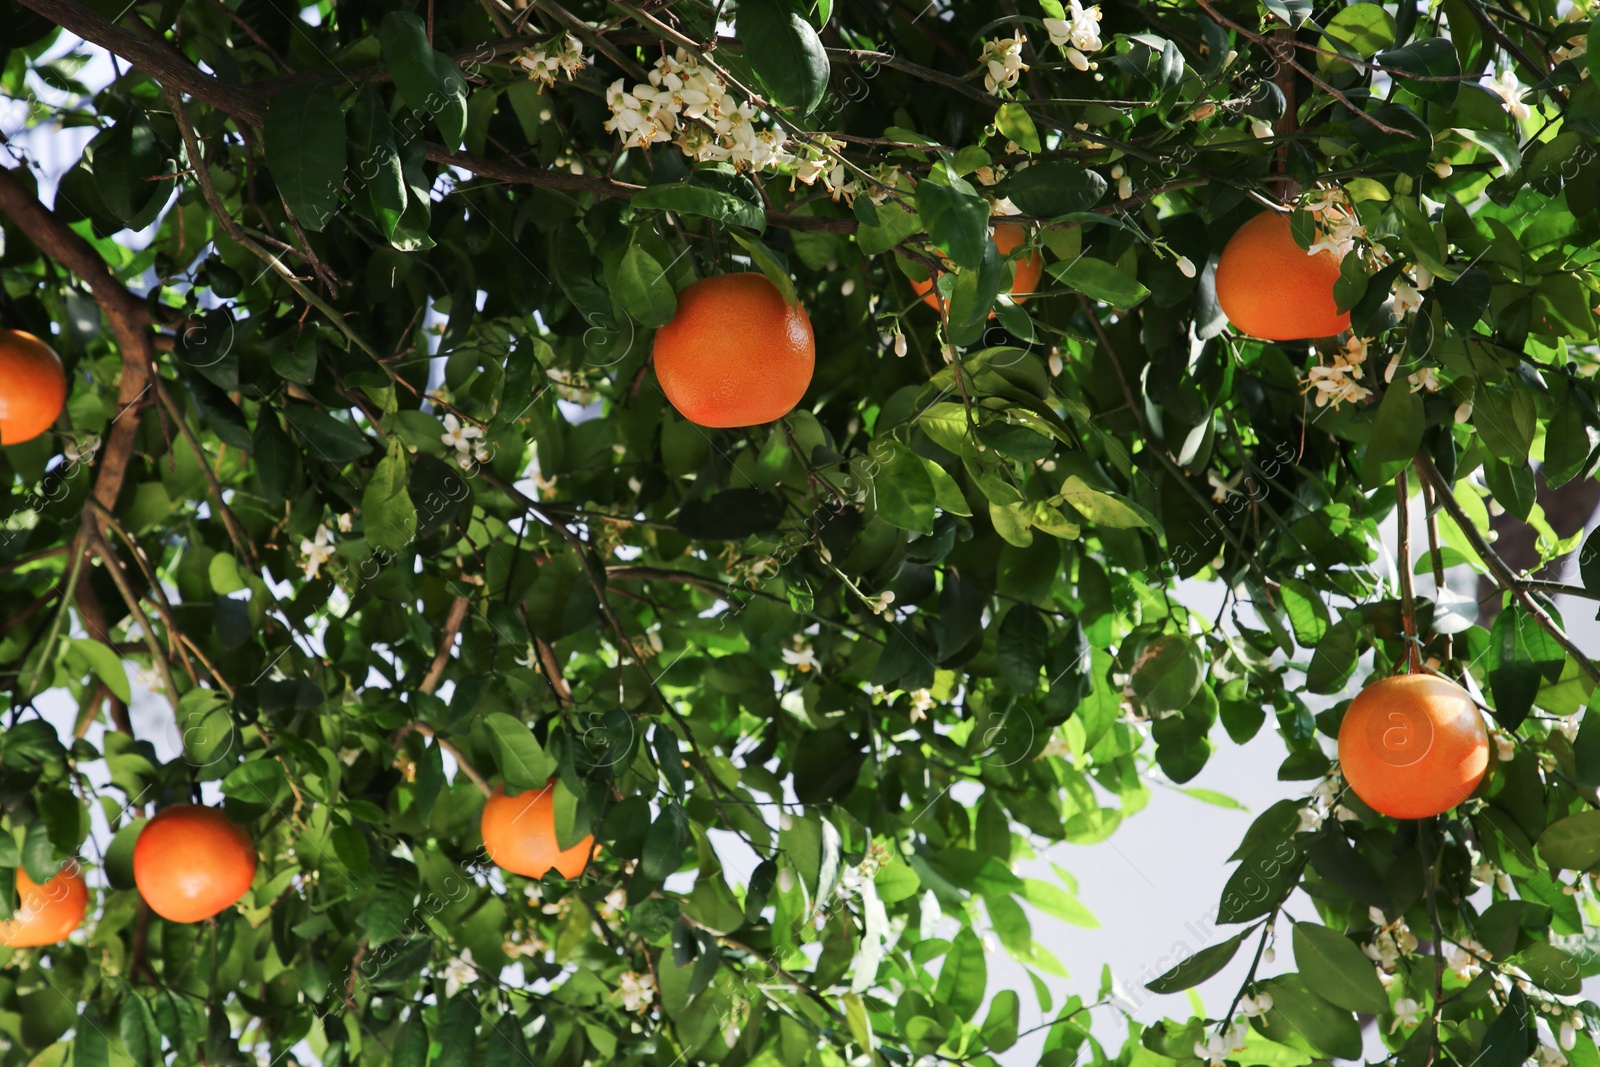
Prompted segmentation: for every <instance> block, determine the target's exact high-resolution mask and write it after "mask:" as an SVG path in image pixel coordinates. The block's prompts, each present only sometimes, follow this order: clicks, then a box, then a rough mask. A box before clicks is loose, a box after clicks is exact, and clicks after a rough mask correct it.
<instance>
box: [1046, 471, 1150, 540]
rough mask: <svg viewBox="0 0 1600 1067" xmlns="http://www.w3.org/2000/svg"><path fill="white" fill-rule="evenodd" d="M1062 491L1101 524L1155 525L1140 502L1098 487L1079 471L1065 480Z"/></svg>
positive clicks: (1125, 527) (1066, 499)
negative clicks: (1080, 474)
mask: <svg viewBox="0 0 1600 1067" xmlns="http://www.w3.org/2000/svg"><path fill="white" fill-rule="evenodd" d="M1060 495H1061V498H1062V500H1063V501H1064V502H1065V503H1068V504H1070V505H1072V508H1073V510H1075V511H1077V512H1078V514H1080V515H1082V516H1083V517H1084V518H1085V519H1088V520H1089V521H1090V522H1092V523H1094V524H1095V525H1097V526H1109V527H1111V528H1112V529H1116V530H1128V529H1135V528H1138V527H1142V526H1151V525H1154V523H1153V522H1152V521H1151V518H1150V516H1149V514H1148V513H1147V512H1145V510H1144V509H1143V508H1141V507H1139V506H1138V505H1137V504H1134V503H1133V502H1132V501H1130V500H1128V499H1127V498H1125V497H1122V496H1119V495H1117V494H1116V493H1108V492H1104V491H1102V490H1099V489H1096V488H1094V487H1093V486H1091V485H1090V484H1089V483H1088V482H1086V481H1084V480H1083V479H1082V478H1080V477H1078V476H1077V475H1076V474H1073V475H1069V476H1068V477H1067V480H1066V481H1065V482H1063V483H1062V485H1061V494H1060Z"/></svg>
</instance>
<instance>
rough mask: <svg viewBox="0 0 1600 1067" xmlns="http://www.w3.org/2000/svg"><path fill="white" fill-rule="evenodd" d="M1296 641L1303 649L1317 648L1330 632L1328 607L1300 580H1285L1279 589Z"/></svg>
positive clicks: (1313, 590)
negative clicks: (1318, 643)
mask: <svg viewBox="0 0 1600 1067" xmlns="http://www.w3.org/2000/svg"><path fill="white" fill-rule="evenodd" d="M1278 592H1279V594H1280V595H1281V596H1282V597H1283V606H1284V610H1286V611H1287V612H1288V613H1289V625H1290V626H1292V627H1293V628H1294V639H1295V640H1296V641H1298V642H1299V643H1300V646H1301V647H1302V648H1316V647H1317V642H1319V641H1321V640H1322V638H1323V635H1324V634H1326V633H1327V632H1328V605H1327V604H1325V603H1323V601H1322V596H1321V594H1319V593H1318V592H1317V591H1316V590H1315V589H1313V588H1311V586H1310V585H1308V584H1307V583H1305V582H1303V581H1301V580H1300V579H1299V578H1285V579H1284V580H1283V581H1282V582H1281V583H1280V584H1279V587H1278Z"/></svg>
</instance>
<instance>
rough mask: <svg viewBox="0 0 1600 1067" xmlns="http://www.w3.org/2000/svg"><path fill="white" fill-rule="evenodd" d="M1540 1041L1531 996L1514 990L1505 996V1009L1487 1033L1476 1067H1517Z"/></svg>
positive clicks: (1485, 1032) (1517, 989)
mask: <svg viewBox="0 0 1600 1067" xmlns="http://www.w3.org/2000/svg"><path fill="white" fill-rule="evenodd" d="M1538 1040H1539V1039H1538V1035H1537V1034H1536V1033H1535V1031H1534V1029H1533V1012H1532V1010H1531V1009H1530V1008H1529V1006H1528V995H1527V994H1526V993H1524V992H1523V991H1522V990H1521V989H1520V988H1516V987H1513V988H1512V990H1511V992H1510V993H1509V994H1508V995H1507V997H1506V1006H1505V1007H1504V1008H1502V1009H1501V1010H1500V1014H1499V1015H1497V1016H1495V1018H1494V1021H1493V1022H1491V1023H1490V1024H1489V1028H1488V1029H1487V1030H1485V1031H1484V1034H1483V1044H1482V1046H1481V1047H1480V1048H1479V1050H1478V1057H1477V1059H1476V1060H1475V1061H1474V1063H1475V1065H1476V1067H1517V1065H1518V1064H1520V1063H1522V1061H1523V1060H1525V1059H1527V1058H1528V1056H1529V1055H1530V1054H1531V1053H1532V1052H1533V1050H1534V1048H1536V1047H1537V1045H1538Z"/></svg>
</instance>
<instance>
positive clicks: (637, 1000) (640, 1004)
mask: <svg viewBox="0 0 1600 1067" xmlns="http://www.w3.org/2000/svg"><path fill="white" fill-rule="evenodd" d="M617 992H618V993H619V994H620V995H621V996H622V1007H623V1009H624V1010H625V1011H633V1012H645V1011H648V1010H649V1009H650V1005H651V1003H652V1002H653V1001H654V1000H655V999H656V979H655V976H654V975H650V974H637V973H635V972H633V971H624V972H622V975H621V977H619V978H618V979H617Z"/></svg>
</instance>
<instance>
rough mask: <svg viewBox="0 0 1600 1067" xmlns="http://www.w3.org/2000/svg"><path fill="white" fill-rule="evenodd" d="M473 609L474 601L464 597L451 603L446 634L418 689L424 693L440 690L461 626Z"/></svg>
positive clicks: (446, 623)
mask: <svg viewBox="0 0 1600 1067" xmlns="http://www.w3.org/2000/svg"><path fill="white" fill-rule="evenodd" d="M471 607H472V601H470V600H468V599H467V598H466V597H464V596H458V597H456V598H455V600H453V601H452V602H451V604H450V613H449V614H448V615H446V616H445V618H444V633H443V634H442V635H441V636H440V638H439V649H438V651H437V652H435V653H434V654H433V662H432V663H430V664H429V665H428V673H427V674H424V675H423V676H422V684H421V685H420V686H418V687H417V688H419V689H421V690H422V691H423V692H424V693H427V694H429V695H430V696H431V695H432V694H433V691H434V690H435V689H437V688H439V679H441V678H443V677H444V669H445V667H447V666H449V664H450V650H451V649H453V648H455V646H456V634H458V633H460V632H461V624H462V622H463V621H465V620H466V617H467V611H468V609H469V608H471Z"/></svg>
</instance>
